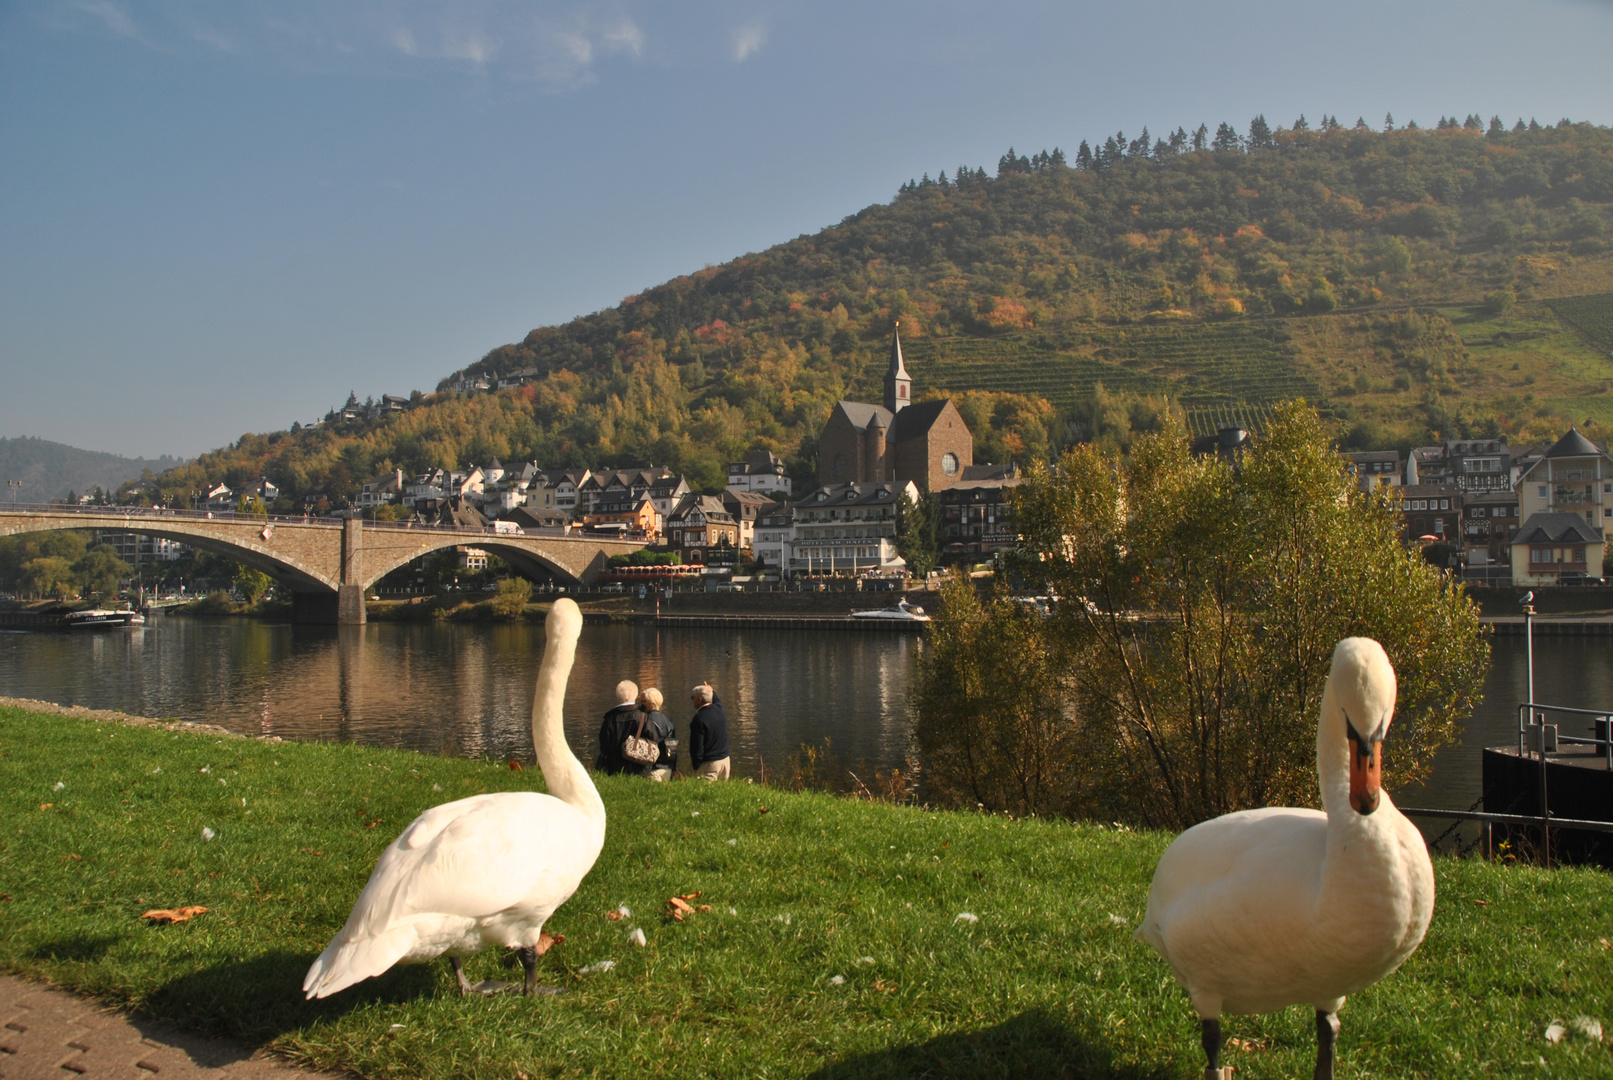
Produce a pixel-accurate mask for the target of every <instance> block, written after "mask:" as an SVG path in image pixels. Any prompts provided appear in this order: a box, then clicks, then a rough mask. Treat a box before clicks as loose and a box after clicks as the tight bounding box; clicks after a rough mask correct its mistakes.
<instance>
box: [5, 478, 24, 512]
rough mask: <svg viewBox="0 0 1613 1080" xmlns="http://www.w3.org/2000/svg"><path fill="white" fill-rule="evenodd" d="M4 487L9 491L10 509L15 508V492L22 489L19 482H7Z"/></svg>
mask: <svg viewBox="0 0 1613 1080" xmlns="http://www.w3.org/2000/svg"><path fill="white" fill-rule="evenodd" d="M6 487H7V488H9V489H10V490H11V508H12V509H13V510H15V509H16V508H17V492H18V491H19V490H21V488H22V481H21V480H7V481H6Z"/></svg>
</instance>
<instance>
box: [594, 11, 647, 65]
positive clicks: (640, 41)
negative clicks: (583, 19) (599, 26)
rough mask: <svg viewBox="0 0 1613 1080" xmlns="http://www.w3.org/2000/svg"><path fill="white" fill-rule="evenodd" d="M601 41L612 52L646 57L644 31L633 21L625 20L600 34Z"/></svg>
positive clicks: (606, 28) (608, 27)
mask: <svg viewBox="0 0 1613 1080" xmlns="http://www.w3.org/2000/svg"><path fill="white" fill-rule="evenodd" d="M599 39H600V41H601V42H603V43H604V45H605V47H606V48H607V49H609V50H610V51H611V52H629V53H632V54H633V55H634V56H642V55H644V31H642V30H640V29H639V28H638V24H637V23H635V22H634V21H633V20H632V19H628V18H623V19H622V20H621V21H619V22H617V23H614V24H613V25H611V26H607V27H605V29H604V30H603V31H601V32H600V35H599Z"/></svg>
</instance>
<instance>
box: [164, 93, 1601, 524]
mask: <svg viewBox="0 0 1613 1080" xmlns="http://www.w3.org/2000/svg"><path fill="white" fill-rule="evenodd" d="M898 321H900V324H901V331H902V336H903V341H904V346H905V348H906V355H907V358H908V365H909V370H910V371H911V372H912V374H913V377H914V385H915V390H917V391H919V392H920V393H928V394H931V395H942V394H948V395H952V396H953V397H955V398H956V399H958V400H959V407H960V409H961V410H962V411H963V413H964V416H965V418H966V420H967V421H968V422H969V424H970V427H971V428H972V429H973V430H974V432H975V436H976V457H977V460H995V461H1002V460H1005V459H1006V458H1010V457H1012V458H1016V459H1018V460H1022V461H1023V460H1026V459H1028V458H1030V457H1036V456H1045V455H1047V454H1050V453H1056V452H1057V451H1058V450H1059V449H1060V448H1062V447H1063V446H1065V445H1067V444H1069V443H1070V442H1073V441H1081V440H1091V439H1097V440H1100V441H1114V442H1116V443H1118V444H1121V445H1124V444H1125V443H1126V442H1127V441H1128V440H1129V439H1130V438H1131V437H1132V436H1133V435H1134V434H1135V433H1136V432H1138V431H1145V430H1149V429H1150V428H1154V427H1157V426H1158V425H1159V424H1160V423H1162V422H1165V420H1166V418H1179V419H1180V420H1182V421H1185V422H1186V423H1187V424H1188V425H1189V426H1190V427H1191V428H1193V429H1196V430H1202V429H1205V428H1213V427H1214V425H1215V424H1217V423H1220V422H1225V421H1226V420H1228V419H1244V420H1246V421H1247V422H1248V425H1249V426H1256V427H1258V424H1259V419H1260V417H1262V416H1263V415H1265V411H1266V409H1267V408H1268V407H1269V406H1270V405H1271V404H1272V403H1274V402H1276V401H1281V400H1284V399H1287V398H1292V397H1296V396H1303V397H1305V398H1306V399H1307V400H1309V401H1310V402H1312V403H1313V404H1314V405H1316V406H1317V407H1318V408H1319V409H1320V410H1321V411H1322V413H1323V415H1324V417H1325V418H1327V419H1328V421H1329V422H1330V423H1332V424H1333V425H1334V427H1335V430H1337V432H1338V433H1339V435H1340V437H1341V439H1343V440H1345V441H1346V442H1347V443H1348V444H1349V445H1352V446H1390V445H1398V446H1406V445H1411V444H1415V443H1418V442H1422V441H1425V440H1429V439H1431V438H1433V437H1434V436H1435V434H1436V433H1437V434H1438V435H1440V436H1443V437H1477V436H1491V435H1507V436H1509V437H1511V438H1513V439H1516V440H1523V439H1536V438H1554V437H1555V436H1556V435H1558V434H1560V433H1561V431H1562V430H1563V428H1565V427H1566V426H1567V424H1568V423H1569V422H1570V421H1573V422H1575V423H1580V424H1582V425H1584V424H1586V422H1587V421H1590V422H1591V425H1592V426H1594V427H1596V428H1604V427H1606V428H1613V341H1610V335H1613V130H1609V129H1608V128H1606V127H1599V126H1596V125H1592V124H1586V123H1577V124H1576V123H1571V122H1569V121H1567V120H1565V121H1563V122H1562V123H1560V124H1554V125H1545V126H1542V125H1539V124H1536V123H1533V122H1531V123H1529V124H1523V123H1522V122H1520V123H1519V124H1518V125H1516V126H1515V127H1513V128H1507V127H1506V126H1504V125H1502V124H1501V123H1500V122H1499V121H1498V120H1495V121H1491V122H1490V123H1489V124H1486V123H1484V122H1483V121H1481V120H1480V119H1479V118H1478V117H1476V116H1475V117H1468V118H1467V119H1466V120H1465V121H1463V120H1456V119H1451V120H1443V119H1442V120H1441V121H1440V123H1439V125H1438V127H1436V128H1427V129H1419V128H1416V127H1415V126H1411V125H1408V126H1407V127H1406V128H1401V129H1396V130H1392V131H1374V130H1371V129H1370V128H1368V127H1366V125H1364V124H1360V123H1358V124H1356V125H1355V126H1347V125H1341V124H1339V123H1337V121H1336V120H1334V119H1333V118H1323V122H1322V123H1321V124H1318V125H1316V126H1314V127H1313V126H1311V125H1308V124H1305V123H1304V122H1303V118H1301V120H1300V121H1296V122H1295V123H1294V125H1293V126H1292V127H1290V128H1287V129H1284V128H1282V127H1277V128H1275V129H1272V128H1271V127H1270V126H1268V125H1267V123H1266V121H1265V120H1264V119H1262V118H1256V120H1255V122H1253V123H1251V124H1250V126H1249V129H1248V134H1247V135H1240V134H1239V133H1238V132H1237V131H1235V130H1234V129H1233V128H1231V127H1230V126H1229V125H1225V124H1223V125H1221V129H1220V130H1219V131H1217V132H1215V134H1214V136H1213V137H1212V136H1211V134H1210V132H1209V129H1208V128H1207V127H1201V128H1200V130H1199V131H1197V132H1193V133H1189V132H1187V131H1185V130H1183V129H1177V131H1175V132H1173V133H1168V134H1167V135H1166V136H1165V137H1162V138H1159V139H1151V138H1150V137H1149V136H1148V135H1147V133H1146V131H1145V132H1144V133H1142V134H1141V135H1139V136H1138V137H1137V138H1136V139H1127V138H1125V137H1123V136H1121V135H1120V134H1118V133H1117V134H1116V135H1115V136H1113V137H1110V138H1109V139H1107V140H1106V141H1105V142H1104V143H1102V144H1101V145H1098V146H1097V147H1096V148H1093V147H1089V146H1087V145H1086V144H1085V143H1083V144H1082V145H1081V147H1080V149H1079V150H1078V151H1077V152H1075V153H1074V154H1072V155H1069V156H1068V157H1066V155H1065V154H1063V153H1060V152H1058V151H1057V150H1055V151H1053V152H1051V153H1048V152H1043V153H1038V154H1037V155H1035V156H1034V157H1026V156H1022V155H1019V154H1017V153H1015V152H1014V151H1013V150H1010V151H1009V152H1008V153H1006V154H1004V155H1003V156H1002V158H1001V159H1000V160H999V161H998V162H997V169H996V174H995V175H994V176H988V175H987V173H986V171H985V169H983V168H976V167H971V166H964V167H960V168H958V169H956V170H954V171H953V172H951V174H950V175H948V173H946V172H940V173H937V174H936V175H935V178H934V179H931V178H930V177H929V176H928V175H926V176H925V177H924V178H923V179H921V180H918V181H916V182H909V183H907V184H904V185H903V186H902V188H901V190H900V192H899V193H898V194H897V195H896V197H895V198H894V199H893V200H892V201H891V202H889V203H883V204H877V205H874V206H870V207H867V208H865V209H863V210H861V211H859V212H857V213H855V214H853V215H851V216H850V217H848V218H846V219H845V220H844V221H842V222H840V223H839V224H837V225H833V226H830V227H828V228H825V229H823V230H821V231H819V232H817V233H814V234H812V235H809V236H800V237H797V238H795V239H793V240H789V241H786V242H784V243H781V244H778V245H776V246H774V247H771V248H768V249H767V250H765V251H762V252H757V253H753V254H748V255H744V256H741V257H739V258H736V259H734V260H732V261H731V262H728V263H726V264H724V265H722V266H715V267H708V268H706V269H704V270H700V271H697V272H695V273H692V274H689V275H686V276H683V277H678V278H675V279H673V280H671V281H668V282H666V283H664V284H661V285H657V286H654V287H653V288H648V289H646V290H645V291H644V292H642V293H640V294H638V295H635V296H630V297H628V298H627V299H626V300H624V301H623V302H622V303H621V304H619V305H617V306H616V307H614V308H610V309H608V310H605V311H600V312H596V313H594V314H592V315H588V316H584V317H581V318H577V319H574V320H572V321H571V322H568V323H566V324H565V325H562V326H547V327H540V328H538V329H536V330H533V331H532V332H531V333H529V334H528V335H526V337H525V338H524V339H523V340H522V341H520V342H516V343H512V344H509V345H504V346H500V347H498V348H496V349H493V350H492V351H491V352H489V353H487V354H486V355H485V356H483V357H482V358H481V359H480V360H477V361H475V362H473V363H470V364H467V365H466V366H465V367H464V368H462V369H461V370H460V371H458V372H456V373H454V374H453V375H451V376H449V377H448V378H446V379H444V380H443V382H442V384H441V385H440V386H439V387H438V392H437V393H435V394H432V395H428V396H427V397H426V398H425V399H424V400H423V401H421V402H418V403H415V404H413V405H412V406H411V407H410V408H409V409H407V410H406V411H403V412H394V413H382V414H380V415H378V416H377V417H375V418H374V419H348V420H343V419H341V417H340V416H338V415H335V414H333V415H332V416H331V417H329V418H327V422H326V423H324V424H323V425H321V426H318V427H316V428H313V429H304V430H300V431H292V432H276V433H273V434H267V435H247V436H243V437H242V438H241V439H240V440H239V442H237V443H236V444H235V445H233V446H230V447H227V448H224V449H221V450H219V451H216V452H214V453H211V454H207V455H204V456H203V457H202V458H201V459H199V460H198V461H197V462H196V463H195V464H193V465H191V466H188V467H186V468H183V469H179V470H176V471H175V472H174V473H173V474H171V475H170V476H169V477H167V478H165V481H164V485H165V488H166V489H168V490H171V491H180V492H183V491H187V490H189V489H190V488H192V487H195V486H197V485H199V484H201V483H203V482H206V481H209V480H224V481H226V482H229V483H232V484H233V483H235V482H237V481H240V480H245V479H250V478H252V477H256V476H258V475H260V474H263V475H267V476H269V477H270V478H271V479H273V480H274V481H275V482H276V483H278V484H279V485H280V486H281V488H282V490H283V491H285V492H286V493H287V494H288V495H289V496H291V497H293V498H294V497H296V496H297V495H298V494H300V493H301V492H303V491H306V490H308V489H309V488H311V487H313V486H316V485H321V484H322V485H326V490H328V491H330V492H331V493H332V494H339V493H342V492H350V491H351V490H353V486H354V485H356V484H359V483H362V482H363V481H365V480H366V479H368V478H369V477H371V476H373V475H375V474H376V473H378V472H380V471H382V470H384V469H390V468H393V467H399V468H403V469H406V470H411V471H414V470H422V469H424V468H427V467H431V466H459V465H463V464H465V463H467V462H473V461H474V462H482V461H485V460H487V459H489V458H491V457H493V456H495V455H496V456H498V457H499V458H501V459H503V460H505V461H509V460H511V459H515V460H530V459H536V460H538V461H540V462H542V463H543V464H544V465H546V466H552V467H561V466H564V467H576V466H580V465H588V466H593V467H599V466H614V465H625V464H630V463H646V462H653V463H655V464H665V465H670V466H672V467H674V468H677V469H680V470H682V471H684V472H686V473H687V474H688V475H689V476H690V478H691V480H692V481H694V482H695V483H696V484H697V485H700V486H716V487H720V486H721V484H722V482H723V477H724V463H725V462H728V461H736V460H738V459H739V457H740V455H742V454H743V453H744V452H745V451H746V450H748V449H751V448H753V447H766V448H768V449H771V450H773V451H775V452H776V453H779V454H780V455H782V456H783V457H784V458H785V460H786V461H787V462H788V464H789V466H790V469H791V472H792V473H793V474H794V475H795V476H797V477H798V478H800V479H801V480H802V481H810V480H811V479H812V478H813V477H814V476H815V475H816V439H817V436H818V433H819V431H820V430H821V428H822V425H823V423H824V420H825V418H826V417H827V415H828V413H829V410H830V409H831V408H832V407H833V405H834V402H835V400H836V399H838V398H841V397H850V398H852V399H854V400H878V395H879V393H880V384H879V379H880V374H881V372H882V371H883V367H884V363H885V360H884V358H885V356H886V355H887V353H888V349H889V342H890V334H891V332H892V328H893V327H894V326H895V325H896V323H897V322H898ZM501 377H502V379H503V381H504V382H505V383H506V384H511V383H514V384H516V385H509V386H508V387H507V388H506V389H504V390H501V391H498V392H496V393H491V394H489V393H481V392H471V393H465V392H462V391H461V390H459V389H456V388H459V387H464V386H466V385H474V384H475V383H476V382H477V381H478V380H482V379H493V380H497V379H499V378H501ZM1595 434H1597V435H1598V436H1599V437H1600V436H1601V435H1602V434H1603V432H1602V431H1600V430H1598V431H1597V432H1596V433H1595Z"/></svg>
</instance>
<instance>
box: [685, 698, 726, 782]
mask: <svg viewBox="0 0 1613 1080" xmlns="http://www.w3.org/2000/svg"><path fill="white" fill-rule="evenodd" d="M689 702H690V704H692V705H693V706H694V707H695V714H694V719H692V720H690V721H689V765H690V767H691V768H693V769H694V774H695V775H696V776H698V777H700V778H701V779H702V780H712V781H717V780H726V779H728V766H729V759H728V714H727V713H726V712H724V711H723V707H722V698H720V697H718V696H717V692H716V691H715V690H713V689H712V688H711V684H710V683H701V684H700V685H699V686H697V687H695V688H694V689H692V690H690V691H689Z"/></svg>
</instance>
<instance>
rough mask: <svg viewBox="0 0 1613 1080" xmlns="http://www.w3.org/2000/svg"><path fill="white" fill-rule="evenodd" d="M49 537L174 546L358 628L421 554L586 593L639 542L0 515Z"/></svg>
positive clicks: (310, 612) (232, 518) (380, 527)
mask: <svg viewBox="0 0 1613 1080" xmlns="http://www.w3.org/2000/svg"><path fill="white" fill-rule="evenodd" d="M55 529H104V530H106V531H109V532H132V533H143V534H145V535H147V536H159V537H162V538H164V539H167V540H175V541H178V542H180V543H183V544H189V545H190V546H192V547H197V548H201V549H203V550H205V551H211V552H214V553H216V554H219V555H224V556H227V557H229V558H231V559H234V560H236V561H237V562H242V563H245V564H246V565H248V566H251V567H255V568H256V569H258V570H262V571H263V572H264V573H266V574H268V575H269V576H270V577H271V578H273V579H274V580H275V581H276V582H277V583H279V584H280V586H281V587H282V588H284V589H286V590H287V591H289V592H290V593H291V595H292V602H293V610H294V612H295V615H294V618H295V620H296V621H297V622H325V623H331V622H335V623H343V624H347V623H362V622H363V621H364V594H365V590H367V589H369V588H370V587H371V586H373V585H374V584H375V583H376V582H377V581H379V580H380V579H381V578H383V577H385V576H386V575H387V574H389V573H391V572H392V571H394V570H396V569H397V568H398V567H400V566H403V565H404V564H405V563H408V562H409V561H411V560H413V559H417V558H419V557H420V556H422V555H428V554H430V553H431V552H433V551H439V550H441V549H442V548H446V547H458V546H460V545H469V546H475V547H478V548H481V549H482V550H484V551H488V552H491V553H493V554H495V555H497V556H499V558H501V559H503V560H504V561H506V562H508V563H509V564H510V565H511V566H512V567H513V568H514V569H515V570H516V571H518V572H519V573H521V574H524V575H526V576H527V577H547V576H553V577H557V578H559V579H561V580H562V581H567V582H571V583H574V584H588V583H591V582H592V581H593V580H594V579H595V578H597V577H598V576H599V573H600V571H601V570H603V569H604V568H605V565H606V563H607V561H608V560H609V558H610V556H612V555H617V554H625V553H628V552H633V551H638V550H639V549H641V548H642V547H644V543H643V542H642V541H638V540H616V539H611V538H608V537H595V536H587V535H584V534H580V533H567V532H565V531H563V530H560V529H555V530H546V531H544V532H541V533H539V532H531V533H490V532H483V531H481V530H476V529H456V528H450V527H445V526H432V525H424V526H422V525H405V524H399V523H392V522H366V521H360V520H358V519H357V518H348V519H345V520H331V519H328V518H327V519H306V520H305V519H302V518H273V517H270V518H263V517H253V516H249V515H246V514H239V515H237V514H232V513H215V514H209V513H204V512H201V511H193V510H166V509H161V508H150V509H148V508H144V507H100V506H85V507H68V506H19V507H9V506H0V536H17V535H20V534H22V533H31V532H47V531H51V530H55Z"/></svg>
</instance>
